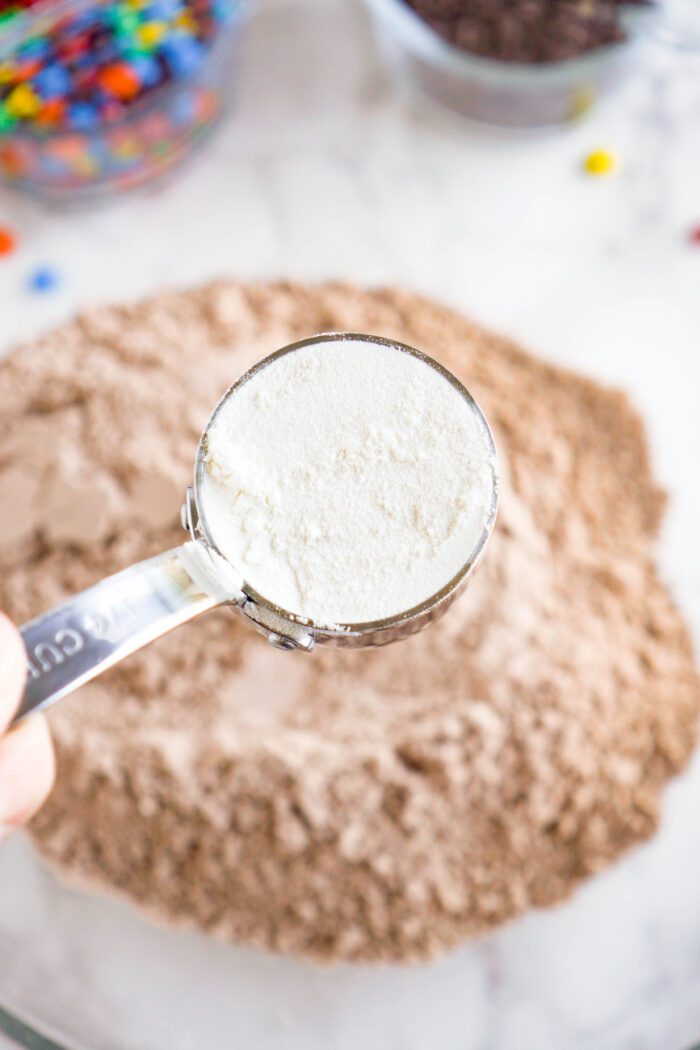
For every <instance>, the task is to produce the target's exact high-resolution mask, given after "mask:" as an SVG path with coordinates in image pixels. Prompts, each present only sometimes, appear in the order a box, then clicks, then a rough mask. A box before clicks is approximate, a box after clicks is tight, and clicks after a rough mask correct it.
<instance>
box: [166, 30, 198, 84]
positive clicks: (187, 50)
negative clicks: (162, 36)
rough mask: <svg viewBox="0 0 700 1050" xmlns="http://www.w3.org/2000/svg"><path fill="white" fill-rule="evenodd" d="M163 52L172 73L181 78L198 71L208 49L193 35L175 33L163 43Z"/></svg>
mask: <svg viewBox="0 0 700 1050" xmlns="http://www.w3.org/2000/svg"><path fill="white" fill-rule="evenodd" d="M162 53H163V56H164V57H165V61H166V62H167V64H168V69H169V70H170V73H171V75H172V76H173V77H175V78H176V79H177V80H181V79H184V78H185V77H188V76H190V75H191V74H192V73H196V72H197V70H198V69H199V67H200V66H201V64H202V62H203V60H204V55H205V53H206V49H205V48H204V47H203V46H202V44H200V43H199V42H198V41H197V40H193V39H192V37H189V36H179V35H173V36H172V37H171V38H170V40H168V41H166V43H165V44H164V45H163V49H162Z"/></svg>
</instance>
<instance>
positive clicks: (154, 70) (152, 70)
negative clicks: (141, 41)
mask: <svg viewBox="0 0 700 1050" xmlns="http://www.w3.org/2000/svg"><path fill="white" fill-rule="evenodd" d="M129 65H130V66H131V68H132V69H133V71H134V73H135V74H136V76H137V77H138V78H139V80H140V81H141V83H142V85H143V86H144V87H147V88H148V87H153V86H154V84H157V83H158V81H159V80H160V78H161V73H160V66H159V65H158V62H157V61H156V59H155V58H151V56H150V55H134V57H133V58H131V59H130V60H129Z"/></svg>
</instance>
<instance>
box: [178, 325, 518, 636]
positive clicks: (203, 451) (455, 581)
mask: <svg viewBox="0 0 700 1050" xmlns="http://www.w3.org/2000/svg"><path fill="white" fill-rule="evenodd" d="M338 342H359V343H370V344H373V345H375V346H383V347H388V348H391V349H393V350H399V351H401V352H402V353H405V354H409V355H410V356H411V357H416V358H418V360H420V361H423V362H424V363H425V364H427V365H429V366H430V367H431V368H432V369H433V370H434V371H436V372H439V374H440V375H441V376H443V378H444V379H447V381H448V382H449V383H451V384H452V386H453V387H454V388H455V389H456V390H457V391H458V392H459V393H460V394H461V395H462V397H463V398H464V400H465V401H466V402H467V403H468V405H469V407H470V409H471V411H472V412H474V413H475V415H476V417H477V419H478V420H479V422H480V424H481V428H482V431H483V433H484V435H485V437H486V442H487V444H488V447H489V450H490V457H489V459H490V464H491V475H492V488H491V502H490V504H489V509H488V512H487V515H486V520H485V522H484V527H483V529H482V531H481V535H480V536H479V539H478V540H477V542H476V544H475V545H474V548H473V549H472V551H471V553H470V555H469V558H468V559H467V561H466V562H465V563H464V565H463V566H462V567H461V569H460V570H459V572H457V573H456V575H455V576H453V577H452V579H451V580H450V581H449V582H448V583H446V584H445V585H444V586H443V587H441V588H440V590H439V591H436V592H435V593H434V594H432V595H431V596H430V597H429V598H426V599H425V601H423V602H421V603H420V604H419V605H414V606H412V607H411V608H410V609H406V610H404V611H403V612H401V613H397V614H396V615H394V616H389V617H385V618H384V619H381V620H366V621H363V622H360V623H334V624H321V623H317V622H316V621H315V620H310V619H308V618H307V617H304V616H300V615H299V614H298V613H294V612H291V611H290V610H289V609H284V608H283V607H282V606H281V605H277V604H276V602H273V601H271V600H270V599H269V598H266V597H265V595H264V594H261V593H260V592H259V591H256V590H255V588H254V587H252V586H251V585H250V584H249V583H248V582H247V581H245V580H244V582H243V585H242V589H243V591H244V593H245V594H246V596H247V597H248V598H249V599H250V600H251V601H252V602H254V603H255V604H256V605H259V606H261V607H263V608H266V609H270V610H272V612H274V613H275V614H276V615H277V616H280V617H282V618H283V619H284V620H287V621H289V622H290V623H294V624H300V625H303V626H304V627H308V628H310V629H311V630H313V631H314V632H315V633H316V634H319V635H345V636H358V635H365V634H372V633H375V632H383V631H388V630H392V629H396V628H401V627H403V626H405V625H407V624H409V623H410V622H412V621H414V620H419V619H422V618H423V617H425V616H426V615H427V614H429V613H431V612H432V611H433V610H435V609H436V608H438V607H439V606H441V605H444V604H445V603H448V602H449V601H450V600H451V599H452V598H453V597H455V596H456V592H457V591H459V590H460V589H461V588H462V587H463V586H464V584H465V583H466V581H467V579H468V578H469V576H470V575H471V574H472V572H473V571H474V570H475V568H476V567H477V565H478V564H479V562H480V561H481V559H482V557H483V555H484V552H485V550H486V545H487V544H488V541H489V538H490V536H491V533H492V532H493V527H494V525H495V522H496V515H497V513H498V502H499V496H500V473H499V463H498V450H497V448H496V443H495V441H494V439H493V434H492V432H491V427H490V426H489V423H488V420H487V419H486V416H485V415H484V413H483V411H482V409H481V407H480V405H479V403H478V402H477V401H476V399H475V398H474V396H473V395H472V394H471V393H470V391H469V390H468V389H467V388H466V387H465V386H464V384H463V383H461V382H460V380H459V379H457V377H456V376H454V375H453V374H452V372H450V371H449V369H447V368H445V367H444V366H443V365H441V364H440V362H439V361H436V360H435V359H434V358H432V357H430V356H429V355H428V354H425V353H423V352H422V351H421V350H416V348H415V347H413V346H408V344H406V343H401V342H399V341H398V340H395V339H386V338H384V337H383V336H379V335H365V334H362V333H358V332H323V333H321V334H319V335H315V336H310V337H309V338H308V339H300V340H298V341H297V342H295V343H290V344H289V345H288V346H283V347H282V348H281V349H279V350H276V351H275V352H274V353H273V354H269V355H268V356H267V357H263V358H262V359H261V360H260V361H258V362H256V364H254V365H253V366H252V367H251V368H249V369H248V371H247V372H244V373H243V375H242V376H240V377H239V378H238V379H237V380H236V381H235V382H234V383H232V384H231V386H230V387H229V388H228V390H227V391H226V392H225V394H224V395H223V397H221V399H220V400H219V402H218V404H217V405H216V408H215V409H214V411H213V412H212V414H211V416H210V417H209V419H208V421H207V424H206V426H205V428H204V430H203V431H202V435H201V437H200V439H199V445H198V446H197V455H196V459H195V466H194V499H195V504H196V507H197V516H198V529H199V531H200V533H201V535H202V537H203V539H204V541H205V543H207V544H208V546H209V547H211V548H212V549H213V550H214V551H216V553H217V554H218V555H220V557H222V558H224V560H225V561H228V559H227V558H226V557H225V555H224V554H223V553H222V551H221V550H220V549H219V547H218V546H217V544H216V542H215V540H214V537H213V534H212V532H211V529H210V527H209V523H208V521H207V515H206V510H205V506H204V503H205V501H204V500H203V499H202V498H201V484H202V479H203V476H204V472H205V459H206V455H207V452H208V436H209V431H210V430H211V428H212V426H213V424H214V422H215V420H216V418H217V416H218V414H219V412H220V411H221V409H222V408H223V406H224V404H225V403H226V402H227V401H228V399H229V397H231V395H232V394H233V393H234V391H236V390H238V389H239V388H240V387H242V386H243V385H244V384H245V383H248V382H249V381H250V380H251V379H252V378H253V377H254V376H256V375H257V374H258V372H261V371H262V370H263V369H264V368H267V367H268V365H270V364H272V363H273V362H274V361H277V360H278V359H279V358H281V357H285V356H286V355H287V354H291V353H294V352H295V351H297V350H303V349H305V348H306V347H308V346H317V345H318V344H319V343H338ZM229 564H230V563H229ZM234 568H235V566H234ZM236 571H237V572H238V570H236Z"/></svg>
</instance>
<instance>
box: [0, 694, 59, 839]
mask: <svg viewBox="0 0 700 1050" xmlns="http://www.w3.org/2000/svg"><path fill="white" fill-rule="evenodd" d="M55 775H56V760H55V756H54V750H53V743H52V741H51V734H50V732H49V727H48V723H47V722H46V719H45V718H44V716H43V715H33V716H32V717H31V718H28V719H27V720H26V721H25V722H23V723H22V724H21V725H20V726H18V727H17V729H14V730H13V731H12V732H11V733H8V734H7V736H5V737H4V738H3V739H2V740H0V825H2V824H4V825H6V826H8V825H9V826H10V827H18V826H20V825H21V824H25V823H26V822H27V821H28V820H30V819H31V818H32V817H33V816H34V814H35V813H36V812H37V810H38V809H39V808H40V807H41V806H42V805H43V803H44V802H45V801H46V799H47V798H48V796H49V794H50V792H51V788H52V787H53V782H54V778H55Z"/></svg>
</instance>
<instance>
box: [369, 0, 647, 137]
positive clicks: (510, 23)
mask: <svg viewBox="0 0 700 1050" xmlns="http://www.w3.org/2000/svg"><path fill="white" fill-rule="evenodd" d="M366 3H367V6H368V8H369V11H370V14H371V16H372V21H373V23H374V26H375V29H376V33H377V38H378V41H379V45H380V48H381V51H382V54H383V56H384V58H385V60H386V63H387V66H388V67H389V69H390V71H391V73H392V75H393V76H394V78H395V79H396V81H397V83H398V84H399V86H400V88H402V89H403V90H404V92H406V93H408V94H409V95H410V96H411V97H415V96H416V95H419V96H421V97H423V98H427V99H428V100H429V101H430V102H433V103H437V104H438V105H439V106H440V108H442V109H443V110H445V109H446V110H449V111H453V112H456V113H458V114H460V115H461V116H464V117H467V118H469V119H471V120H475V121H479V122H481V123H484V124H495V125H500V126H503V127H521V128H522V127H546V126H556V125H565V124H570V123H573V122H575V121H576V120H578V119H580V118H581V117H582V116H583V115H584V114H586V113H587V112H588V111H589V110H590V109H591V108H592V107H593V105H594V104H595V103H596V102H597V101H598V100H599V99H600V98H602V97H603V96H605V95H608V94H609V93H610V92H611V91H613V90H614V89H615V87H617V86H618V85H619V84H620V83H622V81H623V80H624V79H625V77H626V75H627V73H628V72H629V71H630V70H631V69H633V68H634V66H635V65H636V64H637V61H638V58H639V55H640V51H641V48H642V46H643V44H644V41H645V39H646V37H647V36H648V30H649V25H650V22H651V21H652V19H654V17H655V15H656V13H657V9H658V0H366Z"/></svg>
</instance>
